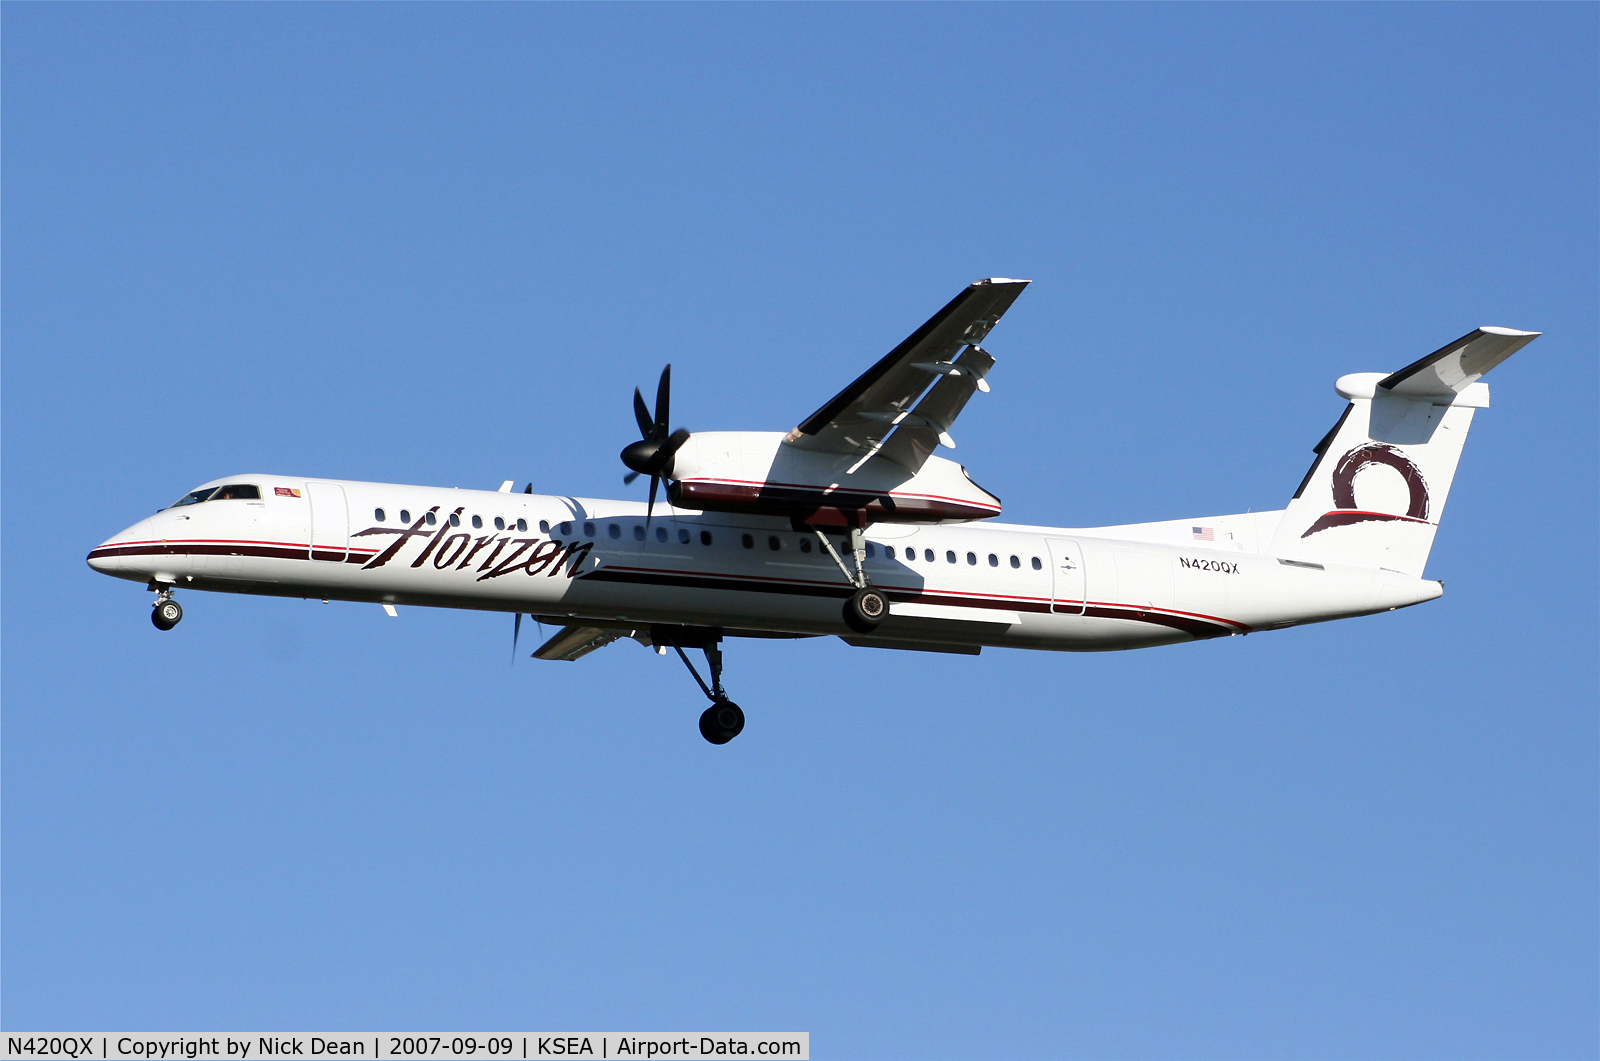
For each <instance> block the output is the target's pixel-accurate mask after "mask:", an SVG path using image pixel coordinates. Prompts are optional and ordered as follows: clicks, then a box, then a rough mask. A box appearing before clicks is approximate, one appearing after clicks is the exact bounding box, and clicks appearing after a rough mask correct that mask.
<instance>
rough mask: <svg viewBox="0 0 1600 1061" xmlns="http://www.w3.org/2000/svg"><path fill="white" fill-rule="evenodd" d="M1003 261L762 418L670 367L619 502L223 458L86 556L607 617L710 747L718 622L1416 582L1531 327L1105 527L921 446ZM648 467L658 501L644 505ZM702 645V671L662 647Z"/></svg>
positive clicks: (861, 625) (760, 633)
mask: <svg viewBox="0 0 1600 1061" xmlns="http://www.w3.org/2000/svg"><path fill="white" fill-rule="evenodd" d="M1027 283H1028V281H1026V280H1008V279H990V280H979V281H977V282H976V283H974V284H971V285H970V286H968V287H967V288H965V289H964V290H963V291H962V292H961V293H960V294H958V295H957V296H956V297H955V298H954V299H952V300H951V301H950V303H949V304H948V305H946V306H945V307H944V308H943V309H941V310H940V311H939V312H938V313H936V314H934V316H933V317H932V319H930V320H929V321H928V322H927V323H926V324H924V325H922V327H920V328H918V329H917V330H916V331H915V332H913V333H912V334H911V335H910V336H909V337H908V338H907V339H906V340H905V341H904V342H902V343H901V344H900V345H899V346H897V347H895V348H894V349H893V350H891V351H890V352H889V353H888V354H887V355H886V356H884V357H883V358H882V359H881V360H879V361H878V362H877V363H876V364H874V365H873V366H872V367H871V368H869V369H867V371H866V372H865V373H863V374H862V375H861V376H860V377H859V378H858V379H856V380H855V382H853V383H851V384H850V385H849V386H848V387H846V388H845V389H844V390H842V391H840V392H839V394H837V395H836V396H835V397H834V398H833V399H832V400H830V401H829V402H828V403H827V404H825V405H823V406H822V408H820V409H818V410H817V411H816V412H815V413H813V414H811V415H810V416H809V417H807V418H806V419H804V420H803V421H801V423H800V424H799V426H797V427H795V428H794V429H793V430H791V431H789V432H787V433H783V432H776V431H774V432H759V431H757V432H752V431H738V432H732V431H712V432H693V433H691V432H689V431H686V430H684V429H682V428H679V429H677V430H670V389H671V369H672V366H671V365H668V366H667V367H666V369H665V370H663V371H662V373H661V379H660V382H659V384H658V386H657V390H656V401H655V406H654V408H653V409H652V408H651V407H650V406H648V405H647V404H646V403H645V401H644V398H643V396H642V395H641V394H640V393H639V391H638V390H637V389H635V390H634V394H633V404H634V414H635V418H636V419H637V421H638V424H639V430H640V433H641V437H640V439H639V440H638V441H635V442H633V443H631V444H630V445H628V446H627V447H626V448H625V449H624V450H623V451H622V460H623V463H624V464H625V465H627V467H628V468H629V469H630V470H629V473H628V475H627V476H626V479H625V481H627V482H632V481H633V480H634V478H636V477H637V476H640V475H644V476H648V477H649V479H650V485H649V495H648V499H647V501H646V502H645V503H644V504H640V503H638V502H632V501H610V500H601V499H592V498H580V497H568V496H562V495H553V494H536V493H534V492H533V484H531V483H530V484H528V485H527V487H526V488H525V490H524V491H523V492H522V493H515V492H513V484H512V483H510V482H507V483H504V484H503V485H502V486H501V487H500V489H499V490H495V491H490V490H462V489H458V488H441V487H428V486H406V485H398V484H389V483H364V482H349V481H342V480H335V479H316V478H306V477H302V476H284V475H267V474H247V475H230V476H226V477H224V478H221V479H214V480H212V481H211V482H209V483H206V484H204V485H202V486H200V487H198V488H196V489H194V490H191V491H190V492H188V493H187V494H185V495H184V496H183V497H181V498H180V499H179V500H178V501H177V502H176V503H174V504H172V505H171V506H169V507H167V508H164V509H162V510H161V511H159V512H157V513H156V514H155V515H153V516H151V517H149V518H147V519H142V520H140V521H138V522H137V523H135V524H134V525H133V526H131V527H129V528H128V529H127V530H124V531H123V532H121V533H120V534H117V535H115V536H113V537H111V538H110V539H108V540H106V541H105V542H103V543H101V544H100V545H98V546H96V547H95V548H94V549H93V550H92V551H91V552H90V553H89V557H88V562H89V566H90V567H92V568H93V569H94V570H96V571H100V572H103V573H105V574H108V575H113V576H115V577H117V578H124V579H128V580H131V581H134V582H139V583H143V584H145V585H146V586H148V588H149V589H150V590H151V591H152V592H154V593H155V594H156V598H155V606H154V611H153V613H152V615H151V620H152V622H153V623H154V624H155V626H156V627H157V628H158V629H161V630H170V629H172V628H173V627H174V626H176V625H177V624H178V622H179V620H180V619H182V617H183V610H182V608H181V607H180V606H179V604H178V602H177V601H176V600H175V599H174V598H173V594H174V591H176V590H179V589H197V590H213V591H218V592H225V593H255V594H266V595H272V596H284V597H304V598H312V599H323V600H345V601H363V602H369V603H374V604H379V605H382V606H383V608H384V609H385V611H387V612H388V613H389V614H390V615H394V614H396V612H395V608H396V606H398V605H423V606H429V607H439V608H471V609H478V610H485V611H501V612H511V613H513V614H514V615H515V619H514V621H513V630H512V650H513V653H515V651H516V644H517V639H518V637H519V636H520V632H521V624H522V617H523V615H532V616H534V617H536V618H537V619H538V620H539V621H540V622H541V623H546V624H551V625H554V626H557V627H559V628H560V629H559V631H558V632H557V633H556V634H555V635H554V636H553V637H551V638H550V639H549V640H547V641H546V642H545V643H544V644H543V645H541V646H540V647H539V648H538V649H537V650H535V651H534V653H533V656H534V658H536V659H542V660H575V659H578V658H579V657H580V656H584V655H587V654H588V653H590V652H593V651H594V650H596V649H598V648H601V647H604V646H605V645H608V644H610V643H611V642H613V641H617V640H620V639H622V638H631V639H633V640H636V641H638V642H640V643H642V644H644V645H646V646H649V647H651V648H654V649H656V650H657V651H658V652H660V653H663V654H665V653H666V652H667V651H668V650H671V651H673V652H676V653H677V654H678V656H679V657H681V658H682V660H683V662H684V664H685V665H686V666H687V667H688V668H689V672H690V674H691V675H693V677H694V680H695V682H696V684H698V685H699V686H700V689H701V691H702V692H703V693H704V694H705V696H706V698H707V699H708V700H709V701H710V706H709V707H707V708H706V709H705V711H704V713H703V714H702V715H701V716H700V732H701V734H702V735H703V736H704V737H705V739H706V740H708V741H710V742H711V743H713V744H725V743H727V742H728V741H730V740H732V739H733V738H734V737H736V736H737V735H738V734H739V732H740V731H741V730H742V729H743V728H744V722H745V719H744V712H743V711H742V710H741V709H740V707H739V706H738V705H737V704H735V703H734V702H733V701H732V700H731V699H730V698H729V697H728V695H727V693H726V692H725V691H724V689H723V685H722V648H721V646H722V642H723V640H724V639H726V638H736V637H769V638H770V637H777V638H802V637H820V636H826V635H834V636H838V637H840V638H842V639H843V640H844V641H846V642H847V643H849V644H851V645H855V646H860V647H868V648H886V649H912V650H921V651H930V652H957V653H966V654H970V655H977V654H978V653H979V652H980V651H981V650H982V649H983V648H985V647H996V648H1026V649H1048V650H1056V651H1105V650H1116V649H1130V648H1146V647H1151V646H1155V645H1167V644H1173V643H1176V642H1180V641H1192V640H1200V639H1204V638H1211V637H1226V636H1230V635H1235V634H1247V633H1251V632H1253V631H1260V630H1273V629H1279V628H1282V627H1288V626H1296V625H1299V624H1302V623H1314V622H1322V621H1325V620H1328V619H1341V618H1347V617H1350V616H1357V615H1368V614H1372V613H1375V612H1381V611H1391V610H1393V609H1395V608H1404V607H1408V606H1410V605H1413V604H1420V603H1422V602H1423V601H1428V600H1432V599H1434V598H1435V597H1438V596H1439V595H1440V594H1441V593H1442V592H1443V586H1442V583H1440V582H1436V581H1430V580H1427V579H1424V578H1423V577H1422V575H1423V568H1424V565H1425V564H1426V562H1427V559H1428V551H1429V549H1430V548H1431V547H1432V545H1433V537H1434V533H1435V531H1436V530H1437V528H1438V525H1439V518H1440V516H1441V514H1442V513H1443V511H1444V504H1445V499H1446V496H1447V495H1448V493H1449V490H1450V483H1451V479H1452V478H1453V477H1454V475H1455V471H1456V463H1457V461H1458V459H1459V458H1460V455H1461V448H1462V444H1463V443H1464V442H1465V440H1466V436H1467V429H1468V428H1469V427H1470V426H1471V424H1472V417H1473V414H1474V412H1475V411H1476V410H1478V409H1483V408H1487V407H1488V405H1489V388H1488V385H1487V384H1485V383H1482V382H1480V377H1482V376H1483V375H1484V373H1486V372H1488V371H1489V370H1490V369H1492V368H1493V367H1494V366H1496V365H1498V364H1499V363H1500V362H1501V361H1504V360H1505V359H1506V358H1508V357H1510V356H1511V355H1512V354H1513V353H1515V352H1516V351H1517V350H1519V349H1521V348H1522V347H1523V346H1524V345H1526V344H1527V343H1529V342H1531V341H1532V340H1533V339H1535V338H1536V337H1537V336H1538V335H1539V333H1538V332H1522V331H1513V330H1511V329H1508V328H1490V327H1484V328H1478V329H1475V330H1474V331H1472V332H1469V333H1468V334H1466V335H1464V336H1462V337H1461V338H1460V339H1457V340H1455V341H1454V342H1452V343H1449V344H1448V345H1446V346H1444V347H1442V348H1440V349H1439V350H1436V351H1435V352H1433V353H1431V354H1429V355H1427V356H1426V357H1423V358H1421V359H1420V360H1418V361H1415V362H1413V363H1412V364H1410V365H1407V366H1406V367H1405V368H1402V369H1400V370H1399V371H1396V372H1393V373H1388V374H1385V373H1381V372H1360V373H1355V374H1352V375H1347V376H1343V377H1341V378H1340V379H1339V380H1338V381H1337V382H1336V383H1335V385H1334V386H1335V389H1336V390H1337V391H1338V393H1339V394H1340V395H1341V396H1342V397H1343V398H1345V399H1346V400H1347V401H1348V402H1349V404H1348V405H1347V406H1346V408H1345V411H1344V414H1343V415H1342V416H1340V417H1339V420H1338V422H1337V423H1336V424H1334V426H1333V429H1332V430H1330V431H1329V432H1328V433H1327V434H1326V435H1325V436H1324V437H1323V439H1322V441H1321V442H1319V443H1318V444H1317V445H1316V446H1315V447H1314V452H1315V454H1316V459H1315V461H1314V462H1313V463H1312V465H1311V469H1310V470H1309V471H1308V472H1307V473H1306V476H1305V478H1304V479H1303V480H1302V481H1301V483H1300V486H1299V488H1298V489H1297V490H1296V491H1295V492H1294V495H1293V497H1292V498H1291V499H1290V500H1289V501H1288V503H1287V505H1286V506H1285V507H1283V508H1281V509H1278V510H1275V511H1267V512H1248V513H1240V514H1233V515H1221V516H1201V517H1195V518H1191V519H1182V520H1167V521H1163V522H1159V523H1136V524H1126V525H1122V526H1112V527H1096V528H1087V529H1085V528H1068V527H1035V526H1022V525H1017V524H1008V523H1000V522H998V521H996V519H995V517H997V516H998V515H999V514H1000V500H999V499H998V498H996V497H995V496H994V495H992V494H990V493H989V492H988V491H986V490H984V489H983V488H982V487H980V486H978V485H977V483H976V482H974V481H973V480H972V479H971V478H970V477H969V476H968V474H967V470H966V469H965V468H964V467H962V466H961V465H959V464H957V463H955V462H954V461H951V460H948V459H946V458H944V457H940V456H937V455H936V454H935V452H934V451H935V450H936V449H938V448H940V447H945V448H951V447H954V445H955V442H954V440H953V439H952V438H951V437H950V433H949V432H950V428H951V426H952V425H953V424H954V422H955V420H956V417H957V416H958V415H959V414H960V413H961V411H962V409H963V408H965V406H966V404H967V402H968V400H969V399H970V398H971V397H972V396H973V394H974V393H976V392H979V391H983V392H987V391H988V390H989V384H988V382H987V380H986V376H987V375H988V373H989V370H990V369H991V368H992V367H993V365H994V363H995V360H994V358H993V357H992V356H991V355H990V354H989V352H988V351H987V350H986V349H984V347H983V345H982V344H983V343H984V342H985V341H987V337H988V335H989V332H990V330H991V329H992V328H993V327H994V326H995V324H996V323H997V322H998V321H999V320H1000V317H1001V315H1002V314H1004V313H1005V311H1006V310H1007V309H1008V308H1009V307H1010V306H1011V304H1012V302H1014V301H1015V300H1016V298H1017V296H1018V295H1020V294H1021V293H1022V290H1023V288H1024V287H1025V286H1027ZM663 485H664V486H665V493H666V502H667V503H666V504H665V505H663V506H658V505H657V493H658V490H659V488H660V487H662V486H663ZM686 649H699V650H701V651H703V652H704V653H705V659H706V664H707V668H708V672H709V673H708V677H709V681H707V680H706V678H703V677H702V676H701V675H700V672H699V671H698V670H697V669H696V668H695V666H694V663H693V662H692V661H691V660H690V658H689V656H688V655H687V653H686V652H685V650H686Z"/></svg>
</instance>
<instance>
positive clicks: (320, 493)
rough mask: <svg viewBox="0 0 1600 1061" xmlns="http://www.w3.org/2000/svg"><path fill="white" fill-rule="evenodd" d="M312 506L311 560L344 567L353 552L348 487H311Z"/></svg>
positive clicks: (319, 485)
mask: <svg viewBox="0 0 1600 1061" xmlns="http://www.w3.org/2000/svg"><path fill="white" fill-rule="evenodd" d="M306 497H307V498H308V499H309V500H310V502H311V559H313V560H332V561H335V562H338V563H342V562H343V561H344V558H345V554H346V553H347V552H349V550H350V515H349V512H348V511H347V510H346V508H345V502H344V487H342V486H339V485H337V484H335V483H307V484H306Z"/></svg>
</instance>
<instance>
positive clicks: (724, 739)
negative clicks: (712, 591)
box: [672, 636, 744, 744]
mask: <svg viewBox="0 0 1600 1061" xmlns="http://www.w3.org/2000/svg"><path fill="white" fill-rule="evenodd" d="M700 647H701V648H702V649H704V650H705V654H706V666H707V667H709V668H711V684H710V685H707V684H706V683H705V679H703V678H701V677H700V672H699V671H697V670H695V669H694V664H693V663H691V662H690V661H689V657H688V655H687V654H686V653H685V652H684V651H683V646H682V645H679V644H677V643H674V644H673V646H672V648H673V650H674V651H675V652H677V653H678V658H679V659H681V660H683V665H684V666H685V667H688V668H689V673H690V674H691V675H693V677H694V680H695V684H697V685H698V686H700V691H701V692H703V693H705V694H706V699H707V700H710V701H711V706H710V707H708V708H706V709H705V711H704V712H703V713H702V714H701V715H700V736H702V737H704V738H705V739H706V740H708V741H710V742H711V743H712V744H726V743H728V742H729V741H731V740H732V739H733V738H735V737H737V736H738V735H739V734H740V733H742V732H743V731H744V711H743V710H742V709H741V708H740V707H739V705H738V704H736V703H734V702H733V701H732V700H729V699H728V694H727V693H726V692H724V691H723V689H722V649H721V648H720V647H719V646H718V645H717V638H716V637H715V636H713V637H712V638H711V639H709V640H707V641H706V642H705V643H704V644H703V645H701V646H700Z"/></svg>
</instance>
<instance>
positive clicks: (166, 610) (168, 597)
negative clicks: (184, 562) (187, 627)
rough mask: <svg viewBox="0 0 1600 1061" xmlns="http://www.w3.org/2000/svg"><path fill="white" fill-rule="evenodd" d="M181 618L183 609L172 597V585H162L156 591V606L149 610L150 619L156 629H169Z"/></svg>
mask: <svg viewBox="0 0 1600 1061" xmlns="http://www.w3.org/2000/svg"><path fill="white" fill-rule="evenodd" d="M182 620H183V609H182V608H181V607H179V605H178V602H177V601H175V600H173V599H172V587H171V586H164V587H162V589H161V590H160V591H159V592H158V593H156V606H155V608H154V609H153V610H152V611H151V612H150V621H151V622H152V623H154V624H155V628H156V629H157V630H171V629H172V628H173V627H174V626H177V625H178V623H180V622H181V621H182Z"/></svg>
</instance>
